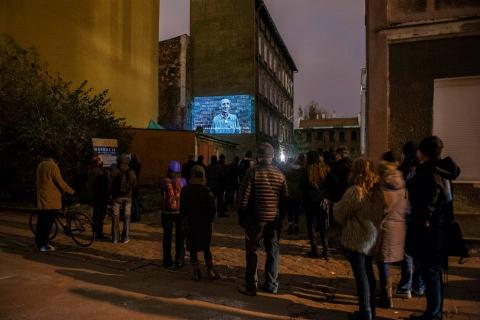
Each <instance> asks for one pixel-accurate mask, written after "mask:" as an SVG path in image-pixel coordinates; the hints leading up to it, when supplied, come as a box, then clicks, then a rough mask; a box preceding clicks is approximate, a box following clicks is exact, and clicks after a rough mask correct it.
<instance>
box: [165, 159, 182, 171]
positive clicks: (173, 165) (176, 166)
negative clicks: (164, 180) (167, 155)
mask: <svg viewBox="0 0 480 320" xmlns="http://www.w3.org/2000/svg"><path fill="white" fill-rule="evenodd" d="M168 170H169V171H170V172H173V173H180V172H181V166H180V162H178V161H177V160H172V161H170V163H169V164H168Z"/></svg>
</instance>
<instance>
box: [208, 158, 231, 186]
mask: <svg viewBox="0 0 480 320" xmlns="http://www.w3.org/2000/svg"><path fill="white" fill-rule="evenodd" d="M225 173H226V169H225V166H223V165H221V164H220V163H217V164H211V165H209V166H208V167H207V171H206V174H207V185H208V187H209V188H210V189H211V190H212V191H214V192H217V191H218V192H220V191H222V190H225Z"/></svg>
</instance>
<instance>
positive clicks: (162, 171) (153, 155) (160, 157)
mask: <svg viewBox="0 0 480 320" xmlns="http://www.w3.org/2000/svg"><path fill="white" fill-rule="evenodd" d="M129 132H130V133H131V134H132V135H133V139H132V144H131V146H130V151H131V152H132V153H135V154H137V155H138V158H139V160H140V162H141V164H142V171H141V172H140V184H142V185H146V184H147V185H152V184H158V183H160V179H161V177H165V175H166V173H167V167H168V163H169V162H170V161H171V160H178V161H180V163H184V162H186V161H187V158H188V155H190V154H193V155H194V154H195V133H194V132H190V131H167V130H148V129H131V130H129Z"/></svg>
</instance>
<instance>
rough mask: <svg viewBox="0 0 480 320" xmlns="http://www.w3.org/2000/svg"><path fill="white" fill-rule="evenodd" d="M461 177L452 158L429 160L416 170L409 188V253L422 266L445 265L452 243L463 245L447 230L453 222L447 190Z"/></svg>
mask: <svg viewBox="0 0 480 320" xmlns="http://www.w3.org/2000/svg"><path fill="white" fill-rule="evenodd" d="M459 175H460V168H459V167H458V166H457V165H456V164H455V163H454V162H453V160H452V159H451V158H445V159H443V160H429V161H427V162H424V163H422V164H420V165H419V166H418V167H417V170H416V174H415V177H414V178H413V179H412V183H411V187H410V190H411V191H410V200H411V206H412V213H411V215H410V221H409V225H408V231H407V240H406V250H407V253H409V254H411V255H412V256H413V257H414V259H417V260H418V261H419V262H421V263H425V264H437V265H438V264H439V265H446V264H447V262H448V249H449V247H448V245H449V242H450V243H462V241H459V239H449V238H448V235H447V232H448V226H449V224H450V223H451V222H452V221H453V220H454V216H453V201H452V199H451V192H450V191H451V190H448V188H449V187H450V186H451V184H450V180H454V179H456V178H457V177H458V176H459ZM449 198H450V199H449ZM453 249H455V248H453Z"/></svg>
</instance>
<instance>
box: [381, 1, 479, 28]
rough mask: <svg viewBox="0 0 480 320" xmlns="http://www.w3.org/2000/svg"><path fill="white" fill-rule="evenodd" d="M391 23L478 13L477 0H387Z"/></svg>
mask: <svg viewBox="0 0 480 320" xmlns="http://www.w3.org/2000/svg"><path fill="white" fill-rule="evenodd" d="M387 2H388V5H387V9H388V20H389V22H390V23H391V24H394V23H404V22H412V21H432V20H438V19H445V18H452V17H460V16H472V15H478V14H480V2H479V1H478V0H388V1H387Z"/></svg>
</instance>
